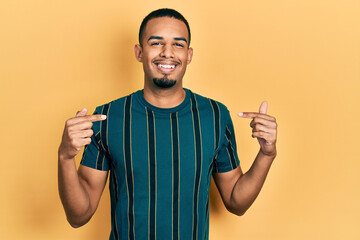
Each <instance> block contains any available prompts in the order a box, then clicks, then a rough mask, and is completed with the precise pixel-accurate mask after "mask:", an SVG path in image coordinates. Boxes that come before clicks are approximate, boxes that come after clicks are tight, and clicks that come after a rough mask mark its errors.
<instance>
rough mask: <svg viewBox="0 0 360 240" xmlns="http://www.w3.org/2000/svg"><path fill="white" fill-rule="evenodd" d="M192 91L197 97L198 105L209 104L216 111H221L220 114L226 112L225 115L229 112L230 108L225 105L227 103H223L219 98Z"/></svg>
mask: <svg viewBox="0 0 360 240" xmlns="http://www.w3.org/2000/svg"><path fill="white" fill-rule="evenodd" d="M190 92H191V91H190ZM191 93H192V95H193V96H194V98H195V99H196V102H197V104H198V107H205V106H208V107H210V108H212V109H214V110H215V111H219V113H220V114H225V115H227V114H229V110H228V108H227V107H226V106H225V104H223V103H221V102H219V101H217V100H214V99H212V98H209V97H205V96H202V95H200V94H197V93H194V92H191Z"/></svg>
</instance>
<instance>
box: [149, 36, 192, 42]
mask: <svg viewBox="0 0 360 240" xmlns="http://www.w3.org/2000/svg"><path fill="white" fill-rule="evenodd" d="M152 39H157V40H163V39H164V38H163V37H160V36H151V37H149V39H148V41H150V40H152ZM174 40H176V41H184V42H186V43H187V41H186V39H185V38H182V37H175V38H174Z"/></svg>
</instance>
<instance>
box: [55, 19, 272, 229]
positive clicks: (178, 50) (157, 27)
mask: <svg viewBox="0 0 360 240" xmlns="http://www.w3.org/2000/svg"><path fill="white" fill-rule="evenodd" d="M134 50H135V57H136V59H137V60H138V61H139V62H141V63H142V65H143V69H144V90H143V93H144V97H145V99H146V100H147V101H148V102H149V103H151V104H152V105H154V106H157V107H160V108H171V107H175V106H177V105H179V104H180V103H181V102H182V101H183V100H184V98H185V91H184V89H183V84H182V79H183V76H184V74H185V71H186V67H187V65H188V64H190V62H191V60H192V55H193V49H192V48H190V47H189V46H188V32H187V28H186V25H185V24H184V23H183V22H182V21H180V20H177V19H174V18H167V17H163V18H155V19H152V20H150V21H149V22H148V23H147V25H146V30H145V32H144V37H143V42H142V46H141V45H140V44H136V45H135V48H134ZM164 76H166V79H170V80H175V81H176V84H175V85H174V86H173V87H171V88H167V89H164V88H160V87H158V86H156V84H154V82H153V78H163V77H164ZM266 111H267V102H263V103H262V104H261V106H260V111H259V112H244V113H242V115H241V116H242V117H244V118H251V119H252V121H251V123H250V126H251V128H252V137H254V138H255V137H256V138H257V139H258V142H259V144H260V150H259V153H258V154H257V156H256V158H255V160H254V163H253V164H252V166H251V168H250V169H249V171H247V172H246V173H245V174H244V173H243V172H242V170H241V167H240V166H239V167H238V168H236V169H234V170H232V171H229V172H226V173H214V175H213V177H214V180H215V183H216V185H217V187H218V189H219V192H220V194H221V197H222V199H223V202H224V204H225V206H226V208H227V209H228V210H229V211H230V212H232V213H234V214H237V215H242V214H244V213H245V212H246V210H247V209H248V208H249V207H250V206H251V204H252V203H253V202H254V200H255V199H256V197H257V195H258V194H259V192H260V190H261V187H262V185H263V183H264V181H265V178H266V175H267V173H268V171H269V169H270V166H271V164H272V162H273V160H274V159H275V157H276V135H277V124H276V120H275V118H274V117H271V116H269V115H267V114H266ZM102 120H103V118H101V115H87V109H86V108H84V109H83V110H81V111H79V112H78V113H77V114H76V116H75V117H74V118H70V119H68V120H67V121H66V124H65V128H64V133H63V137H62V141H61V144H60V146H59V150H58V186H59V194H60V198H61V201H62V204H63V206H64V209H65V213H66V216H67V219H68V221H69V223H70V224H71V226H73V227H80V226H82V225H84V224H85V223H87V222H88V221H89V220H90V218H91V217H92V216H93V214H94V213H95V211H96V208H97V206H98V204H99V201H100V197H101V195H102V192H103V190H104V187H105V184H106V179H107V175H108V172H106V171H99V170H95V169H92V168H89V167H86V166H83V165H80V166H79V169H78V170H76V165H75V156H76V155H77V154H78V153H79V151H80V149H81V148H82V147H84V146H85V145H87V144H89V143H90V142H91V138H90V137H91V135H92V134H93V132H92V130H91V127H92V123H93V122H94V121H102Z"/></svg>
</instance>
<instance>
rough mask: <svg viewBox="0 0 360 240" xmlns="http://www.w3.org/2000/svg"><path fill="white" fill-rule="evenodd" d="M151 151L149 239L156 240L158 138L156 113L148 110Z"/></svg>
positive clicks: (149, 146)
mask: <svg viewBox="0 0 360 240" xmlns="http://www.w3.org/2000/svg"><path fill="white" fill-rule="evenodd" d="M146 111H147V123H148V151H149V155H148V156H149V185H150V186H149V198H150V201H149V205H150V206H149V239H151V240H153V239H156V152H155V147H156V137H155V118H154V112H152V111H151V110H149V109H148V108H146Z"/></svg>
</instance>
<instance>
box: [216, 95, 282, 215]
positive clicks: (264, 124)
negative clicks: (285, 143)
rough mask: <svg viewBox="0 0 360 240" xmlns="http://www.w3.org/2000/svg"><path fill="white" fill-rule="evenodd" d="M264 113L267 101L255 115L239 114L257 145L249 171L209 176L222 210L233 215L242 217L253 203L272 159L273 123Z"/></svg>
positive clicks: (274, 153) (273, 150) (271, 118)
mask: <svg viewBox="0 0 360 240" xmlns="http://www.w3.org/2000/svg"><path fill="white" fill-rule="evenodd" d="M266 111H267V102H263V103H262V104H261V106H260V110H259V112H258V113H256V112H243V113H240V114H239V116H240V117H244V118H252V121H251V123H250V126H251V128H252V137H253V138H255V137H256V138H257V140H258V142H259V144H260V150H259V153H258V154H257V156H256V158H255V160H254V162H253V164H252V166H251V167H250V169H249V170H248V171H247V172H246V173H245V174H243V172H242V170H241V167H240V166H238V167H237V168H236V169H234V170H232V171H229V172H225V173H214V175H213V176H214V180H215V183H216V185H217V187H218V189H219V192H220V195H221V197H222V199H223V202H224V204H225V206H226V208H227V209H228V210H229V211H230V212H232V213H234V214H236V215H243V214H244V213H245V212H246V210H247V209H248V208H249V207H250V206H251V204H252V203H253V202H254V201H255V199H256V197H257V196H258V194H259V192H260V190H261V188H262V186H263V184H264V182H265V179H266V176H267V174H268V172H269V169H270V166H271V164H272V162H273V160H274V159H275V157H276V138H277V123H276V119H275V118H274V117H272V116H269V115H267V114H266Z"/></svg>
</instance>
